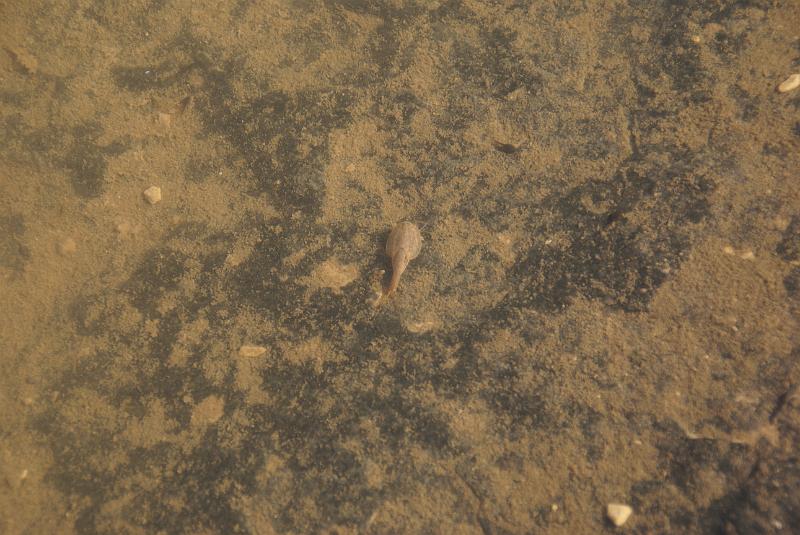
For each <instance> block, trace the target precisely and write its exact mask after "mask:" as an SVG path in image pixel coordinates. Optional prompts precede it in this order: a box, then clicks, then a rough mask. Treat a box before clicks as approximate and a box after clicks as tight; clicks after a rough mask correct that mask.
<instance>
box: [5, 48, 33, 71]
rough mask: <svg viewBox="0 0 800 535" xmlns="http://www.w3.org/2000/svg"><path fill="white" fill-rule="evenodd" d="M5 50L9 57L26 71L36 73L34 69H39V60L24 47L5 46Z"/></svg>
mask: <svg viewBox="0 0 800 535" xmlns="http://www.w3.org/2000/svg"><path fill="white" fill-rule="evenodd" d="M6 50H7V51H8V52H9V53H11V57H12V58H13V59H14V61H15V62H16V63H17V65H18V66H19V67H21V68H22V70H24V71H25V72H26V73H28V74H36V71H37V70H39V60H37V59H36V57H35V56H34V55H33V54H31V53H30V52H28V51H27V50H25V49H24V48H19V47H17V48H7V49H6Z"/></svg>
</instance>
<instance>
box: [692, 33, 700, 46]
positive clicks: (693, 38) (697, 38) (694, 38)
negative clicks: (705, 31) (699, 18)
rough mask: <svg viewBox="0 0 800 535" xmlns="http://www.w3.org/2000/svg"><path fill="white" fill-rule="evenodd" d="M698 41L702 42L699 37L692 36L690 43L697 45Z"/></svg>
mask: <svg viewBox="0 0 800 535" xmlns="http://www.w3.org/2000/svg"><path fill="white" fill-rule="evenodd" d="M700 41H702V39H701V37H700V36H699V35H693V36H692V42H693V43H694V44H696V45H699V44H700Z"/></svg>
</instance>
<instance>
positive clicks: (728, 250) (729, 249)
mask: <svg viewBox="0 0 800 535" xmlns="http://www.w3.org/2000/svg"><path fill="white" fill-rule="evenodd" d="M722 252H724V253H725V254H736V250H735V249H734V248H733V247H731V246H730V245H726V246H725V247H723V248H722Z"/></svg>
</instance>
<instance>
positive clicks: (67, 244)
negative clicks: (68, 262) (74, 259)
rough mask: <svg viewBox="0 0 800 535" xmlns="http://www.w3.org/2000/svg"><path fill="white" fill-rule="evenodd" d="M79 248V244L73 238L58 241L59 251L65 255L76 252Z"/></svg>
mask: <svg viewBox="0 0 800 535" xmlns="http://www.w3.org/2000/svg"><path fill="white" fill-rule="evenodd" d="M77 250H78V244H77V243H75V240H73V239H72V238H64V239H63V240H61V241H60V242H59V243H58V252H59V253H60V254H61V255H63V256H69V255H71V254H75V251H77Z"/></svg>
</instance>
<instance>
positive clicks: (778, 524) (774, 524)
mask: <svg viewBox="0 0 800 535" xmlns="http://www.w3.org/2000/svg"><path fill="white" fill-rule="evenodd" d="M769 523H770V524H772V527H773V528H775V529H783V522H781V521H780V520H777V519H774V518H773V519H772V520H770V521H769Z"/></svg>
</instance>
